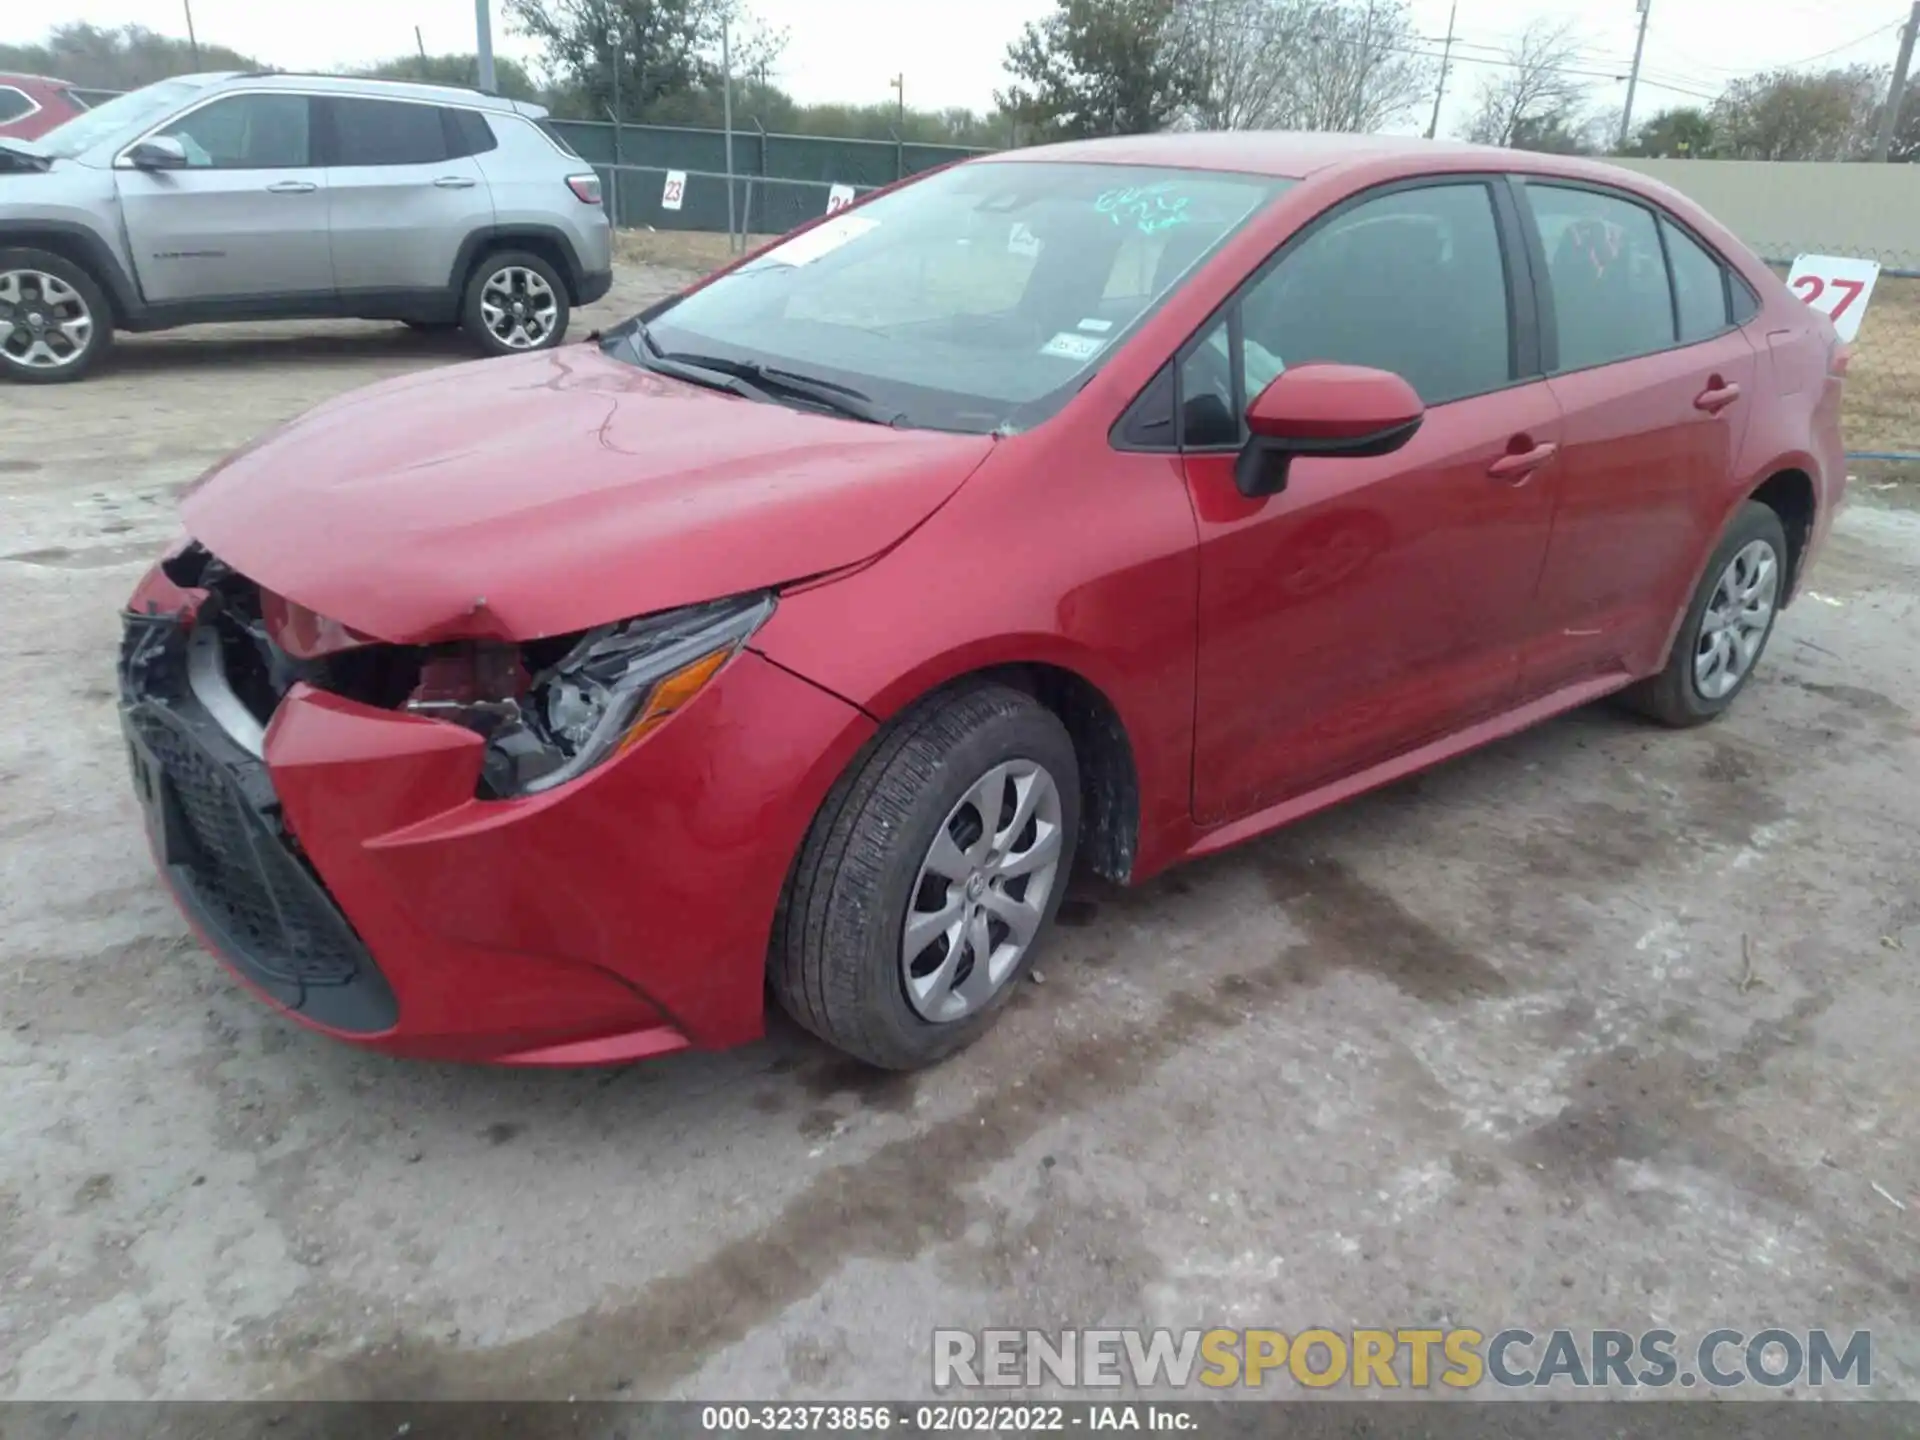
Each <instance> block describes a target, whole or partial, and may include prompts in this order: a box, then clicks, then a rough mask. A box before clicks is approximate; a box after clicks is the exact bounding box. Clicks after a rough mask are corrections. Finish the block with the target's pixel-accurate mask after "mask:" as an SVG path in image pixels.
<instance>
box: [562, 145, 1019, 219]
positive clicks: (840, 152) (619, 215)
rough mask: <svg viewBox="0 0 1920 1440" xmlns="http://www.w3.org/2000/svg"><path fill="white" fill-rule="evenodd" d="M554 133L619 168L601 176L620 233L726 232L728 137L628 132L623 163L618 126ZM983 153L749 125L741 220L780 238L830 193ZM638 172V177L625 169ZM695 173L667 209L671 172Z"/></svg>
mask: <svg viewBox="0 0 1920 1440" xmlns="http://www.w3.org/2000/svg"><path fill="white" fill-rule="evenodd" d="M547 124H548V126H549V127H550V128H551V129H552V130H553V132H554V133H555V134H556V135H558V136H559V137H560V138H561V139H562V140H564V141H566V143H567V144H569V145H571V146H572V147H573V148H574V149H575V150H576V151H578V152H579V154H580V157H581V159H583V160H587V161H590V162H592V163H593V164H594V165H595V166H598V167H607V166H612V165H619V166H620V167H622V168H621V169H620V170H619V171H618V172H616V173H613V174H608V173H607V171H606V170H605V169H604V168H603V169H602V176H603V178H604V179H606V180H607V181H608V184H609V186H610V188H611V187H617V188H618V190H619V199H618V202H617V205H616V204H614V203H613V202H612V201H611V199H610V201H609V204H610V208H612V209H613V213H614V219H615V222H616V223H617V224H620V225H624V226H641V225H651V226H653V227H654V228H655V229H659V230H725V229H726V228H727V190H726V181H725V180H724V179H722V178H720V177H722V176H724V175H725V174H726V171H727V140H726V133H725V132H724V131H721V130H693V129H683V128H680V127H676V126H667V125H622V126H621V127H620V131H619V153H618V154H617V155H616V154H615V139H614V127H613V126H612V125H611V124H608V123H606V122H605V121H597V120H592V121H590V120H550V121H548V122H547ZM982 153H984V152H982V151H979V150H968V149H965V148H963V147H961V146H958V145H908V144H896V143H895V142H893V141H891V140H850V139H843V138H838V137H828V136H815V135H768V134H764V133H762V132H761V131H759V130H758V129H756V128H754V127H752V126H751V125H749V126H748V127H747V128H746V129H743V130H736V131H734V132H733V173H734V174H735V176H737V177H739V178H738V179H736V181H735V185H734V204H735V208H736V213H738V214H742V215H747V212H748V207H749V206H750V207H751V214H750V215H747V222H746V223H747V224H748V225H749V227H750V228H751V229H752V230H754V231H755V232H757V233H759V234H778V233H780V232H781V231H783V230H789V229H791V228H792V227H793V226H795V225H798V224H800V223H801V222H802V221H803V220H811V219H813V218H814V217H815V216H817V215H820V214H822V213H823V212H824V211H825V210H826V207H827V195H828V190H829V187H831V186H834V185H852V186H854V187H856V188H857V189H860V190H869V189H872V188H873V187H874V186H876V185H890V184H892V183H893V182H894V181H895V180H898V179H901V178H902V177H904V176H907V175H915V174H918V173H919V172H920V171H922V170H930V169H932V168H933V167H934V166H936V165H945V164H946V163H948V162H949V161H951V160H964V159H966V158H967V156H969V155H978V154H982ZM627 167H633V168H627ZM669 170H683V171H685V172H687V175H688V182H687V190H686V197H685V200H684V201H683V203H682V205H681V208H680V209H679V210H677V211H675V210H667V209H665V208H664V207H663V206H662V204H661V190H662V188H663V187H664V185H665V181H666V172H667V171H669Z"/></svg>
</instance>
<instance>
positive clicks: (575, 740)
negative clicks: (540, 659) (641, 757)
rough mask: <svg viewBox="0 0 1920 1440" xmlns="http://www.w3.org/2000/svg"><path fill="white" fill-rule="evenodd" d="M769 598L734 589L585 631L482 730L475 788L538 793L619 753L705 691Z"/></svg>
mask: <svg viewBox="0 0 1920 1440" xmlns="http://www.w3.org/2000/svg"><path fill="white" fill-rule="evenodd" d="M773 604H774V602H773V596H771V595H767V594H758V595H743V596H736V597H734V598H732V599H729V600H715V601H712V602H710V603H708V604H704V605H689V606H687V607H686V608H684V609H681V610H670V611H667V612H666V613H665V614H660V615H649V616H646V617H645V618H643V619H639V620H623V621H621V622H620V623H618V624H615V625H602V626H600V627H599V628H598V629H595V630H589V631H588V632H587V633H586V634H585V635H583V636H581V637H580V639H579V640H578V641H577V642H575V643H574V645H573V646H572V648H570V649H569V650H568V651H567V652H566V653H565V654H564V655H563V656H561V658H560V659H559V660H557V661H554V662H553V663H552V664H550V665H548V666H547V667H546V668H544V669H541V670H537V671H535V672H534V674H533V676H532V679H531V681H530V682H529V683H528V685H527V688H526V690H525V691H523V692H522V694H521V695H520V697H519V698H518V700H517V702H514V703H512V704H511V705H510V706H507V707H503V709H504V710H505V713H504V714H499V715H498V718H497V720H496V722H495V723H494V724H492V725H491V726H489V727H488V733H487V754H486V765H485V769H484V770H483V772H482V786H483V790H484V792H485V793H487V794H489V795H491V796H494V797H496V798H505V797H507V796H513V795H537V794H539V793H540V792H541V791H543V790H551V789H552V788H553V787H554V786H556V785H564V784H566V782H567V781H569V780H572V779H574V778H575V777H576V776H579V775H582V774H584V773H586V772H587V771H588V770H591V769H592V768H593V767H594V766H596V765H598V764H600V763H601V762H602V761H603V760H606V759H608V758H610V757H612V756H614V755H618V754H619V753H620V752H621V751H622V750H625V749H626V748H627V747H628V746H630V745H632V744H634V743H635V742H636V741H638V740H640V739H641V738H642V737H643V736H645V735H648V734H650V733H651V732H652V731H653V730H654V729H656V728H657V727H658V726H660V725H661V724H663V723H664V722H665V721H666V720H667V718H668V717H669V716H671V715H672V714H673V713H674V712H675V711H676V710H678V709H680V707H681V706H683V705H685V704H686V703H687V702H688V701H689V700H691V699H693V697H694V696H695V695H698V694H699V693H700V691H701V690H703V689H704V688H706V685H707V683H708V682H709V681H710V680H712V679H713V677H714V676H715V675H717V674H719V673H720V670H721V667H722V666H724V665H725V664H726V663H727V661H729V660H731V659H732V658H733V657H734V655H735V654H736V653H738V651H739V650H740V647H741V646H743V645H745V644H746V643H747V639H748V637H749V636H751V635H752V634H753V632H754V631H756V630H758V629H759V628H760V627H761V626H762V625H764V624H765V623H766V621H767V617H768V616H770V615H772V614H773Z"/></svg>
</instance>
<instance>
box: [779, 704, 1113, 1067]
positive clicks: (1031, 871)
mask: <svg viewBox="0 0 1920 1440" xmlns="http://www.w3.org/2000/svg"><path fill="white" fill-rule="evenodd" d="M1079 824H1080V777H1079V769H1078V767H1077V765H1076V764H1075V760H1074V753H1073V741H1072V740H1071V739H1070V738H1069V737H1068V735H1067V732H1066V729H1065V727H1063V726H1062V725H1061V724H1060V721H1059V720H1058V719H1057V718H1056V717H1055V716H1054V714H1053V713H1052V712H1051V711H1050V710H1048V709H1046V708H1045V707H1044V706H1042V705H1041V704H1040V703H1039V702H1038V701H1036V700H1034V699H1032V698H1031V697H1030V696H1028V695H1025V694H1023V693H1021V692H1020V691H1018V690H1013V689H1010V688H1008V687H1007V686H1004V685H993V684H983V685H979V686H976V687H972V688H969V689H965V690H957V691H949V692H947V693H945V694H942V695H936V696H934V697H932V698H930V699H928V700H926V701H924V702H922V703H921V704H919V705H917V706H915V707H914V708H913V709H911V710H909V711H907V712H906V714H904V715H902V716H901V717H900V718H899V720H897V721H896V722H895V723H894V724H893V725H892V726H891V727H890V728H889V729H888V730H887V731H886V732H884V733H883V735H882V736H881V738H880V739H879V740H878V741H877V742H876V743H875V744H874V745H873V746H872V747H871V748H870V749H869V750H868V751H867V752H866V754H865V755H864V757H863V758H862V759H861V761H859V762H858V763H856V764H855V765H854V766H852V767H851V768H850V769H849V771H848V773H847V774H846V775H845V776H843V777H841V780H840V782H839V783H838V784H837V785H835V786H834V788H833V791H832V793H831V794H829V796H828V797H827V800H826V803H825V804H824V805H822V806H821V807H820V813H819V815H817V816H816V817H815V818H814V822H813V827H812V829H811V830H810V831H809V832H808V835H807V839H806V843H805V844H804V845H803V846H802V847H801V852H800V857H799V859H798V860H797V861H795V862H794V870H793V875H792V878H791V879H790V880H789V881H788V883H787V890H786V893H785V894H784V895H783V896H782V897H781V902H780V908H779V912H778V914H777V915H776V916H775V918H774V927H773V945H772V953H771V955H770V957H769V966H768V969H769V978H770V979H771V982H772V986H773V992H774V995H775V996H776V997H777V998H778V999H779V1001H780V1004H781V1006H782V1008H784V1009H785V1010H786V1012H787V1013H788V1014H789V1015H791V1016H793V1018H794V1019H795V1020H797V1021H799V1022H800V1024H801V1025H803V1026H805V1027H806V1028H807V1029H809V1030H811V1031H812V1032H813V1033H814V1034H816V1035H818V1036H819V1037H820V1038H821V1039H823V1040H825V1041H826V1042H827V1043H828V1044H830V1045H834V1046H837V1047H838V1048H839V1049H841V1050H844V1051H846V1052H847V1053H848V1054H850V1055H854V1056H856V1057H858V1058H859V1059H861V1060H865V1061H866V1062H867V1063H869V1064H871V1065H877V1066H880V1067H882V1068H883V1069H888V1070H908V1069H913V1068H915V1067H917V1066H921V1065H928V1064H931V1063H932V1062H934V1061H936V1060H939V1059H941V1058H942V1057H943V1056H946V1055H950V1054H952V1053H953V1052H954V1051H955V1050H958V1049H959V1048H960V1047H961V1046H963V1045H966V1044H967V1043H969V1042H970V1041H972V1040H973V1039H974V1038H975V1037H976V1036H978V1035H979V1034H981V1032H983V1031H984V1030H985V1029H986V1028H987V1026H988V1025H990V1024H991V1023H992V1021H993V1018H994V1016H995V1014H996V1013H997V1012H998V1011H999V1009H1000V1007H1001V1006H1002V1005H1004V1004H1005V1003H1006V1001H1007V997H1008V996H1009V995H1010V994H1011V993H1012V991H1013V989H1014V987H1015V985H1016V984H1017V982H1018V981H1019V980H1020V978H1021V977H1022V976H1023V975H1025V974H1026V973H1027V971H1028V968H1029V967H1030V966H1031V964H1032V962H1033V957H1034V952H1035V950H1036V949H1037V947H1038V945H1039V943H1040V942H1041V940H1042V939H1043V938H1044V937H1045V934H1046V930H1047V927H1048V926H1049V925H1050V924H1051V923H1052V920H1053V916H1054V912H1055V911H1056V910H1057V909H1059V907H1060V897H1061V895H1062V893H1063V892H1064V891H1065V890H1066V886H1067V877H1068V875H1069V874H1070V873H1071V871H1072V869H1073V852H1074V840H1075V837H1076V834H1077V832H1078V829H1079Z"/></svg>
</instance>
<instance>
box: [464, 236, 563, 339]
mask: <svg viewBox="0 0 1920 1440" xmlns="http://www.w3.org/2000/svg"><path fill="white" fill-rule="evenodd" d="M570 313H571V307H570V306H569V305H568V302H567V287H566V286H565V285H564V284H563V283H562V282H561V279H560V277H559V276H558V275H556V274H555V273H554V270H553V267H552V266H551V265H549V264H548V263H547V262H546V261H544V260H542V259H541V258H540V257H539V256H538V255H533V254H530V253H527V252H525V251H520V250H509V251H505V252H502V253H501V254H498V255H489V256H487V257H486V258H485V259H483V260H482V261H481V262H480V264H479V265H478V267H476V268H475V270H474V272H473V278H472V279H470V280H469V281H468V282H467V293H466V297H465V300H464V302H463V304H462V306H461V312H460V319H461V324H462V325H464V326H465V327H466V331H467V334H468V335H469V336H471V337H472V338H473V341H474V343H475V344H477V345H478V346H479V347H480V348H481V349H482V350H485V351H486V352H487V353H488V354H489V355H524V354H526V353H528V352H529V351H533V350H547V349H551V348H552V347H553V346H555V345H558V344H559V343H560V341H561V340H562V339H563V338H565V336H566V333H567V317H568V315H569V314H570Z"/></svg>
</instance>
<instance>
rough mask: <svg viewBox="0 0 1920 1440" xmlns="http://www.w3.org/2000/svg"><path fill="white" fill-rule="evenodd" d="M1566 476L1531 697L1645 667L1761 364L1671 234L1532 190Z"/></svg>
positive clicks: (1698, 543) (1528, 196)
mask: <svg viewBox="0 0 1920 1440" xmlns="http://www.w3.org/2000/svg"><path fill="white" fill-rule="evenodd" d="M1520 189H1521V192H1522V195H1521V198H1522V207H1521V208H1522V213H1523V215H1525V216H1527V217H1528V219H1529V223H1530V224H1531V225H1532V226H1533V237H1532V238H1533V241H1534V243H1535V244H1536V245H1537V249H1536V252H1535V253H1536V256H1537V257H1538V263H1537V266H1536V268H1538V269H1540V270H1541V271H1542V272H1543V273H1544V274H1545V276H1546V283H1545V284H1544V285H1543V286H1542V287H1541V296H1540V303H1541V313H1542V329H1543V331H1544V334H1545V345H1546V348H1547V361H1548V368H1549V370H1550V372H1551V378H1550V380H1549V384H1550V385H1551V386H1552V389H1553V393H1554V395H1555V397H1556V398H1557V399H1558V401H1559V402H1560V408H1561V410H1562V412H1563V413H1564V415H1565V417H1566V430H1565V435H1564V440H1563V445H1564V464H1565V469H1564V474H1563V476H1562V481H1561V487H1560V495H1559V505H1558V508H1557V510H1556V512H1555V515H1554V524H1553V539H1552V543H1551V545H1550V546H1549V548H1548V553H1547V565H1546V569H1545V571H1544V572H1543V574H1542V576H1541V585H1540V607H1541V617H1542V626H1541V631H1540V634H1539V637H1538V640H1537V643H1536V645H1535V646H1534V647H1533V648H1532V650H1531V652H1530V653H1529V655H1528V657H1527V663H1526V669H1525V682H1524V683H1525V685H1526V688H1527V689H1528V690H1529V691H1534V692H1540V691H1546V690H1551V689H1554V688H1556V687H1558V686H1559V685H1562V684H1566V683H1571V682H1574V681H1577V680H1580V679H1585V678H1589V677H1594V676H1599V675H1605V674H1608V673H1610V672H1616V671H1622V670H1640V669H1645V668H1648V667H1649V666H1651V665H1653V664H1655V663H1657V662H1658V661H1659V660H1660V659H1662V658H1664V657H1663V656H1661V655H1660V653H1659V652H1660V649H1661V647H1662V646H1664V645H1665V643H1666V637H1667V631H1668V629H1669V628H1670V625H1671V622H1672V620H1673V617H1674V615H1675V614H1676V613H1677V612H1678V610H1679V607H1680V606H1681V605H1682V604H1683V603H1684V601H1685V597H1686V595H1687V594H1688V593H1689V591H1690V590H1691V588H1692V586H1693V584H1694V583H1695V580H1696V579H1697V577H1696V576H1695V575H1694V574H1693V568H1694V566H1695V565H1696V564H1697V563H1698V560H1699V557H1700V555H1701V554H1702V553H1703V550H1704V548H1705V545H1706V543H1707V540H1708V538H1709V536H1710V534H1711V532H1712V530H1713V528H1714V527H1715V526H1716V525H1718V523H1719V520H1720V516H1721V514H1722V512H1723V511H1724V508H1725V503H1726V494H1727V484H1728V481H1729V479H1730V477H1731V476H1732V474H1733V470H1734V467H1735V464H1736V462H1737V460H1738V457H1739V453H1740V446H1741V441H1742V439H1743V438H1744V436H1745V433H1746V426H1747V421H1748V416H1749V414H1750V413H1751V410H1752V406H1753V404H1754V400H1755V394H1754V392H1755V380H1756V364H1757V362H1756V357H1755V354H1754V349H1753V346H1752V345H1751V343H1749V341H1748V338H1747V336H1746V335H1745V334H1744V333H1743V332H1742V331H1741V330H1739V329H1738V328H1736V327H1735V325H1734V323H1733V318H1732V315H1733V312H1732V309H1731V296H1730V290H1729V286H1730V284H1731V283H1733V282H1731V280H1730V277H1729V276H1728V275H1727V273H1726V271H1725V268H1724V266H1723V265H1722V264H1721V262H1720V260H1719V259H1718V258H1717V257H1716V256H1714V255H1713V253H1712V252H1711V251H1710V250H1709V249H1707V247H1706V246H1704V245H1703V244H1702V243H1701V242H1700V241H1699V240H1698V239H1697V238H1696V237H1694V236H1693V235H1691V234H1690V233H1689V232H1688V231H1687V230H1686V229H1685V228H1684V227H1683V226H1681V225H1680V224H1678V223H1677V222H1676V221H1675V220H1674V219H1673V217H1671V216H1669V215H1667V214H1666V213H1665V212H1664V211H1661V210H1659V209H1658V208H1657V207H1654V206H1652V205H1650V204H1648V203H1647V202H1645V201H1642V200H1640V199H1639V198H1638V197H1636V196H1630V195H1628V194H1626V193H1624V192H1621V191H1615V190H1610V189H1607V188H1605V187H1597V186H1590V185H1583V184H1574V183H1562V182H1558V181H1556V182H1553V183H1547V182H1544V181H1539V180H1528V181H1526V182H1525V183H1524V184H1523V185H1522V186H1521V187H1520Z"/></svg>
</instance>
